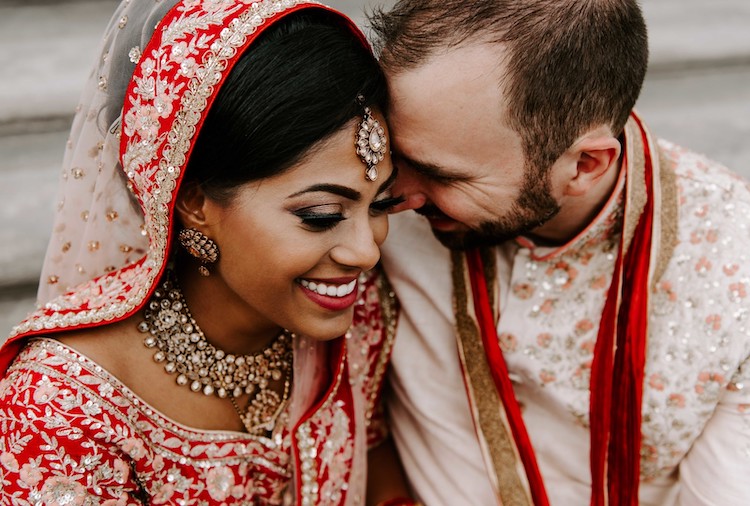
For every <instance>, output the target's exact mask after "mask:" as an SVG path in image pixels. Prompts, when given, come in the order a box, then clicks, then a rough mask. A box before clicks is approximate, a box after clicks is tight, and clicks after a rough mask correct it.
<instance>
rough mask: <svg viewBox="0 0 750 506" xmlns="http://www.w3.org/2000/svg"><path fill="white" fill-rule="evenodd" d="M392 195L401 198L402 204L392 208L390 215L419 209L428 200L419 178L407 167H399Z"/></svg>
mask: <svg viewBox="0 0 750 506" xmlns="http://www.w3.org/2000/svg"><path fill="white" fill-rule="evenodd" d="M393 195H395V196H400V197H403V198H404V202H403V203H401V204H399V205H397V206H394V207H393V209H392V210H391V213H399V212H401V211H408V210H409V209H419V208H420V207H422V206H424V205H425V204H426V203H427V200H428V199H427V195H426V194H425V192H424V189H423V187H422V185H421V182H420V178H419V176H418V175H417V174H415V173H414V171H413V170H410V169H409V167H399V171H398V176H397V177H396V182H395V183H394V184H393Z"/></svg>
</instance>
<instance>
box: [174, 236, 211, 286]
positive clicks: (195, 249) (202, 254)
mask: <svg viewBox="0 0 750 506" xmlns="http://www.w3.org/2000/svg"><path fill="white" fill-rule="evenodd" d="M177 238H178V239H179V240H180V244H182V247H183V248H185V249H186V250H187V252H188V253H190V254H191V255H192V256H194V257H195V258H197V259H198V260H200V261H201V265H200V267H198V272H200V273H201V275H202V276H210V275H211V273H210V272H209V271H208V267H206V264H212V263H214V262H216V261H217V260H218V259H219V246H217V245H216V243H215V242H214V241H212V240H211V239H209V238H208V236H207V235H205V234H204V233H203V232H201V231H200V230H198V229H195V228H183V229H182V230H180V233H179V234H178V235H177Z"/></svg>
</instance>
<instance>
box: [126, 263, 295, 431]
mask: <svg viewBox="0 0 750 506" xmlns="http://www.w3.org/2000/svg"><path fill="white" fill-rule="evenodd" d="M138 330H140V331H141V332H143V333H145V334H147V335H146V337H145V338H144V340H143V344H144V345H145V346H146V347H147V348H152V349H155V350H156V352H155V353H154V361H156V362H158V363H163V364H164V370H165V371H166V372H167V373H169V374H177V378H176V379H175V381H176V382H177V384H178V385H180V386H187V387H188V388H190V390H192V391H193V392H203V394H204V395H217V396H218V397H220V398H222V399H225V398H227V397H229V400H230V401H231V402H232V406H233V407H234V409H235V410H236V411H237V414H239V416H240V419H241V420H242V424H243V425H244V426H245V429H246V430H247V432H248V433H250V434H252V435H255V436H262V435H266V434H267V433H268V432H271V431H273V429H274V427H275V426H276V423H277V421H278V420H279V418H280V414H281V412H282V411H283V410H284V408H285V406H286V402H287V400H288V399H289V390H290V381H291V370H292V340H293V338H294V336H293V334H292V333H290V332H289V331H287V330H284V331H282V332H281V333H280V334H279V335H278V336H277V337H276V339H274V340H273V342H271V344H269V345H268V346H267V347H266V348H264V349H263V350H261V351H259V352H257V353H255V354H253V355H239V356H237V355H233V354H228V353H225V352H224V351H222V350H219V349H217V348H215V347H214V346H213V345H212V344H211V343H209V342H208V341H207V340H206V336H205V335H204V334H203V331H202V330H201V329H200V327H198V324H197V323H196V322H195V320H194V319H193V317H192V315H191V314H190V310H189V309H188V307H187V304H186V302H185V298H184V296H183V295H182V291H181V290H180V288H179V286H178V285H177V283H176V282H175V281H173V274H172V273H171V272H168V273H167V275H166V276H165V280H164V282H163V283H162V285H161V286H160V287H158V288H157V289H156V290H155V291H154V294H153V296H152V297H151V300H150V301H149V302H148V305H147V306H146V309H145V311H144V320H143V321H142V322H141V323H139V324H138ZM282 379H284V390H283V393H282V394H281V395H279V394H278V393H277V392H276V391H274V390H272V389H270V388H269V383H270V382H271V381H280V380H282ZM245 394H248V395H250V399H249V400H248V403H247V405H246V407H245V408H244V409H240V407H239V405H238V403H237V398H238V397H240V396H242V395H245Z"/></svg>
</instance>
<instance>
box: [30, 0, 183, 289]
mask: <svg viewBox="0 0 750 506" xmlns="http://www.w3.org/2000/svg"><path fill="white" fill-rule="evenodd" d="M175 3H177V1H176V0H163V1H154V0H130V1H123V2H122V3H121V4H120V5H119V6H118V7H117V10H116V11H115V13H114V15H113V17H112V20H111V21H110V23H109V26H107V29H106V31H105V33H104V36H103V38H102V41H101V46H100V50H99V53H98V54H99V56H98V57H97V60H96V62H95V64H94V68H93V69H92V71H91V74H90V75H89V78H88V81H87V84H86V87H85V89H84V91H83V94H82V95H81V100H80V103H79V105H78V107H77V114H76V116H75V119H74V121H73V126H72V129H71V133H70V137H69V139H68V143H67V147H66V151H65V158H64V161H63V166H62V173H61V175H60V187H59V190H58V195H57V213H56V215H55V219H54V226H53V232H52V237H51V239H50V242H49V245H48V247H47V254H46V257H45V261H44V266H43V268H42V275H41V279H40V283H39V291H38V295H37V299H38V302H39V303H40V304H42V303H45V302H47V301H49V300H51V299H53V298H54V297H56V296H57V295H61V294H62V293H64V292H66V291H68V290H70V289H71V288H73V287H75V286H76V285H78V284H80V283H82V282H85V281H88V280H90V279H93V278H96V277H98V276H101V275H102V274H104V273H106V272H109V271H112V270H115V269H117V268H119V267H122V266H124V265H127V264H129V263H131V262H133V261H135V260H137V259H139V258H140V257H142V256H143V255H144V254H145V252H146V249H147V247H148V239H147V238H146V236H145V233H144V231H143V229H142V225H143V214H142V212H141V210H140V208H139V207H138V204H137V203H136V202H135V201H134V200H133V197H132V194H131V193H130V192H129V191H128V189H127V187H126V184H125V180H124V175H123V172H122V166H121V165H120V162H119V149H120V140H119V135H118V132H119V125H120V120H121V110H122V104H123V99H124V97H125V90H126V88H127V85H128V83H129V81H130V76H131V75H132V73H133V69H134V68H135V62H137V61H138V60H137V57H138V56H139V51H140V49H141V48H143V47H144V46H145V45H146V43H147V42H148V40H149V39H150V37H151V34H152V33H153V30H154V28H155V27H156V24H157V23H158V22H159V20H160V19H161V18H162V17H163V16H164V14H165V13H166V12H167V11H168V10H169V9H170V8H171V7H173V6H174V4H175Z"/></svg>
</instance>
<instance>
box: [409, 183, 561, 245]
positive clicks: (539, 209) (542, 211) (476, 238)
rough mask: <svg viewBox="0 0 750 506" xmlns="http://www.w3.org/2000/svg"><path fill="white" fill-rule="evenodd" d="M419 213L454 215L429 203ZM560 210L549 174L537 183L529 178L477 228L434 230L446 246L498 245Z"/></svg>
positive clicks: (418, 210) (437, 216) (432, 215)
mask: <svg viewBox="0 0 750 506" xmlns="http://www.w3.org/2000/svg"><path fill="white" fill-rule="evenodd" d="M416 212H417V213H419V214H421V215H423V216H427V217H433V218H443V219H447V220H451V219H452V218H451V217H449V216H447V215H446V214H445V213H443V212H442V211H441V210H440V209H439V208H438V207H436V206H434V205H432V204H427V205H425V206H423V207H421V208H420V209H417V210H416ZM558 212H560V204H558V203H557V201H556V200H555V198H554V197H553V196H552V193H551V190H550V188H549V180H548V179H547V178H544V179H541V180H537V182H536V183H535V184H534V182H532V181H527V182H526V183H525V184H524V188H523V189H522V190H521V195H520V196H519V197H518V199H516V201H515V202H514V203H513V204H512V205H511V207H510V209H509V210H508V211H507V212H506V213H505V214H504V215H503V216H498V217H496V218H495V219H494V220H489V221H485V222H483V223H481V224H480V225H479V227H478V228H477V229H470V230H468V231H461V232H444V231H440V230H435V229H433V230H432V233H433V234H435V237H436V238H437V239H438V240H439V241H440V242H441V243H442V244H443V245H444V246H445V247H447V248H450V249H452V250H466V249H470V248H476V247H482V246H496V245H498V244H501V243H504V242H505V241H508V240H510V239H515V238H516V237H519V236H521V235H526V234H528V233H530V232H531V231H532V230H534V229H535V228H537V227H539V226H541V225H543V224H544V223H546V222H547V221H549V220H550V219H551V218H552V217H554V216H555V215H556V214H557V213H558Z"/></svg>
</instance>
